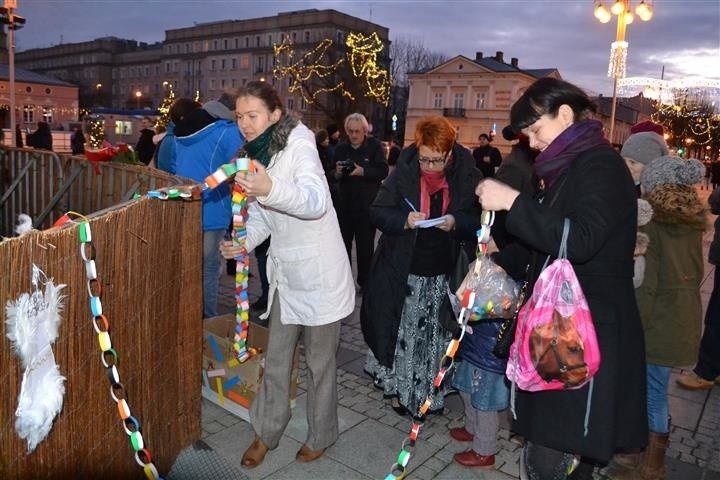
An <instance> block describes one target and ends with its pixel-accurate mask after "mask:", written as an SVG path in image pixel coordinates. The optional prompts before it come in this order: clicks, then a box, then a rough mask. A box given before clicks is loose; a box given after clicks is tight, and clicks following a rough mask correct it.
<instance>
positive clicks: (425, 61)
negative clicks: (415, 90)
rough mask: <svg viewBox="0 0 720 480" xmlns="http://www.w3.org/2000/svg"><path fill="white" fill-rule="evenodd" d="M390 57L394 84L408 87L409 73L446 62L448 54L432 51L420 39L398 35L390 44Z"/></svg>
mask: <svg viewBox="0 0 720 480" xmlns="http://www.w3.org/2000/svg"><path fill="white" fill-rule="evenodd" d="M390 59H391V60H390V76H391V77H392V79H393V85H395V86H401V87H406V86H407V85H408V81H407V74H408V73H410V72H417V71H422V70H426V69H429V68H434V67H437V66H438V65H440V64H442V63H444V62H446V61H447V60H448V56H447V55H445V54H444V53H441V52H434V51H431V50H430V49H429V48H427V47H426V46H425V44H424V43H423V41H422V40H420V39H417V38H413V37H398V38H397V39H395V40H394V41H393V42H392V43H391V44H390Z"/></svg>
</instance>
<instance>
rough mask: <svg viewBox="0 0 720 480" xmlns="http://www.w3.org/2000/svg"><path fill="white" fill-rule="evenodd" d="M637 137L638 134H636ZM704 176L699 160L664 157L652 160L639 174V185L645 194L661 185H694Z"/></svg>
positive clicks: (702, 166) (703, 168) (703, 167)
mask: <svg viewBox="0 0 720 480" xmlns="http://www.w3.org/2000/svg"><path fill="white" fill-rule="evenodd" d="M638 135H639V134H638ZM704 176H705V166H704V165H703V164H702V163H700V161H699V160H695V159H694V158H690V159H688V160H683V159H682V158H679V157H671V156H665V157H660V158H658V159H655V160H653V161H652V162H650V164H649V165H648V166H647V167H645V170H643V172H642V174H640V184H641V185H642V186H643V188H644V189H645V191H646V192H652V191H653V189H654V188H655V187H657V186H658V185H663V184H672V185H694V184H696V183H699V182H700V181H701V180H702V179H703V177H704Z"/></svg>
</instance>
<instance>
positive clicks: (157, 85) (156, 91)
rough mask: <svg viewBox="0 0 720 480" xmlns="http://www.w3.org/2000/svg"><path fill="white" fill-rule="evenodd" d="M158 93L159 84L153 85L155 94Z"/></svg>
mask: <svg viewBox="0 0 720 480" xmlns="http://www.w3.org/2000/svg"><path fill="white" fill-rule="evenodd" d="M158 93H160V84H159V83H156V84H155V94H158Z"/></svg>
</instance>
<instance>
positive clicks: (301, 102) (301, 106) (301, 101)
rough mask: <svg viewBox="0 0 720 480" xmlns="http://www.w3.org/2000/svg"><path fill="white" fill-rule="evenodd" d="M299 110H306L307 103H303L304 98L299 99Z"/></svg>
mask: <svg viewBox="0 0 720 480" xmlns="http://www.w3.org/2000/svg"><path fill="white" fill-rule="evenodd" d="M300 110H302V111H303V112H304V111H305V110H307V102H306V101H305V97H301V98H300Z"/></svg>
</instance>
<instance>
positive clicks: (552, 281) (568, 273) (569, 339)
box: [506, 218, 600, 393]
mask: <svg viewBox="0 0 720 480" xmlns="http://www.w3.org/2000/svg"><path fill="white" fill-rule="evenodd" d="M569 231H570V220H569V219H567V218H566V219H565V225H564V228H563V236H562V242H561V244H560V252H559V253H558V258H557V260H555V261H554V262H553V263H552V264H551V265H550V266H548V267H547V268H545V269H544V270H543V272H542V273H541V274H540V277H539V278H538V279H537V281H536V282H535V286H534V288H533V291H532V294H531V296H530V299H529V300H528V301H527V303H526V304H525V305H524V306H523V307H522V309H521V310H520V312H519V313H518V321H517V331H516V332H515V341H514V342H513V344H512V346H511V347H510V356H509V361H508V363H507V369H506V374H507V377H508V378H509V379H510V380H511V381H512V382H513V384H517V386H518V387H519V388H521V389H522V390H526V391H530V392H536V391H543V390H562V389H575V388H580V387H582V386H584V385H585V384H586V383H588V382H589V381H591V379H592V377H593V375H595V373H596V372H597V371H598V369H599V368H600V348H599V346H598V341H597V336H596V334H595V326H594V324H593V321H592V316H591V315H590V309H589V308H588V304H587V300H586V299H585V295H584V294H583V291H582V288H580V283H579V282H578V279H577V277H576V276H575V271H574V270H573V267H572V265H571V264H570V262H569V261H568V260H567V238H568V233H569ZM513 393H514V392H513Z"/></svg>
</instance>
